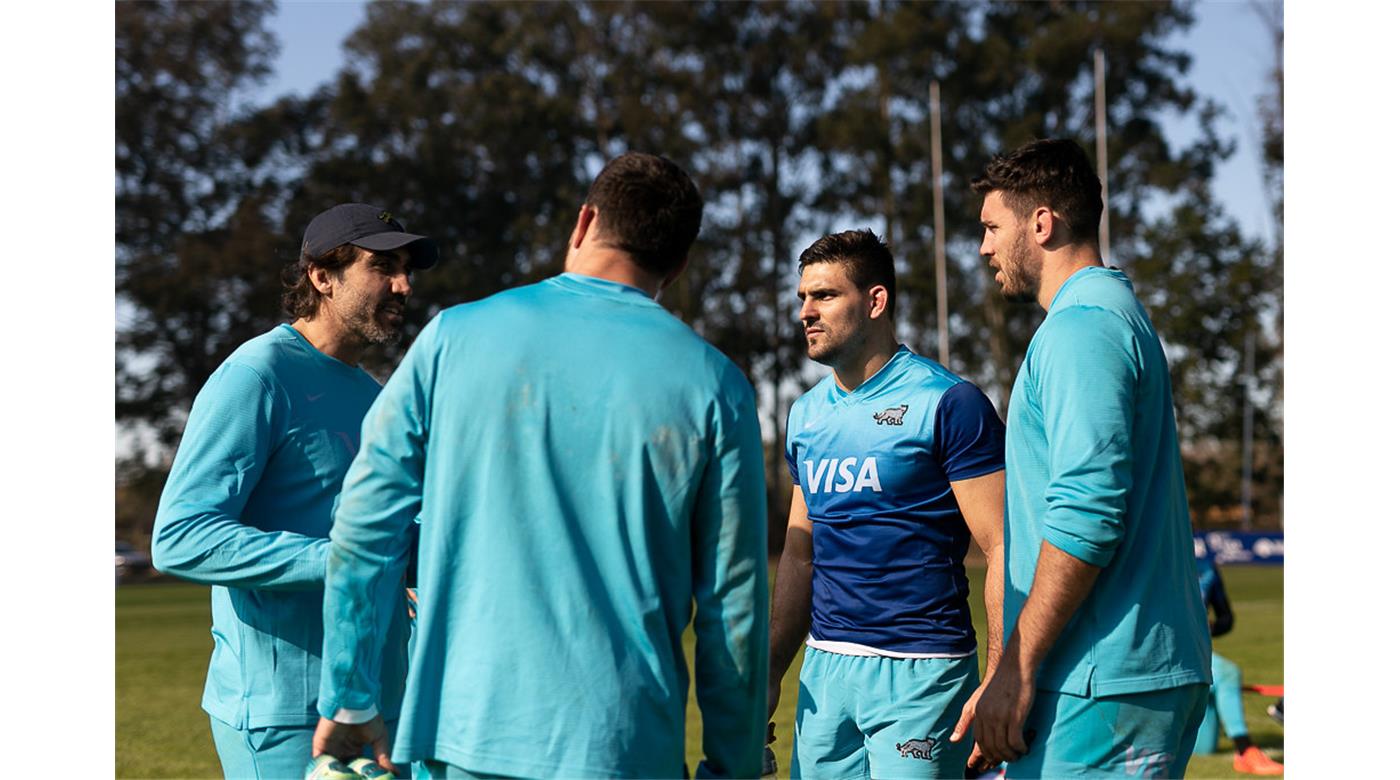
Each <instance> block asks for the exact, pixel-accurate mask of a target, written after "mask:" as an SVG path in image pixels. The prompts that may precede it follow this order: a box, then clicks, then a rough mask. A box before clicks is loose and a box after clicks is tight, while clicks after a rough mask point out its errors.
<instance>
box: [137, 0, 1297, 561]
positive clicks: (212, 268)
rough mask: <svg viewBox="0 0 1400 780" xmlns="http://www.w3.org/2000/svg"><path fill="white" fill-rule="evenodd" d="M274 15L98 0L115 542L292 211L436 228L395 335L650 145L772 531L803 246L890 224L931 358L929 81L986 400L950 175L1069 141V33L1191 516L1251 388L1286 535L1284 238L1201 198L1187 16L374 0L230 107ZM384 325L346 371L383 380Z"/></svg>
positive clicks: (253, 327)
mask: <svg viewBox="0 0 1400 780" xmlns="http://www.w3.org/2000/svg"><path fill="white" fill-rule="evenodd" d="M1271 8H1272V6H1268V5H1261V6H1260V11H1261V13H1260V16H1261V19H1262V20H1263V22H1264V23H1266V24H1276V25H1277V27H1276V35H1275V42H1276V47H1277V57H1278V59H1277V62H1278V65H1277V67H1276V68H1275V69H1274V72H1273V74H1272V76H1271V85H1272V86H1276V87H1277V92H1276V94H1270V95H1265V96H1263V97H1262V98H1261V99H1260V101H1259V105H1258V116H1257V117H1254V118H1253V122H1251V123H1249V124H1248V125H1247V126H1248V127H1250V128H1252V129H1254V130H1255V131H1256V132H1259V133H1261V134H1262V135H1263V136H1264V137H1263V138H1260V139H1258V140H1259V143H1260V144H1261V148H1262V149H1263V150H1264V156H1265V162H1266V166H1267V172H1266V180H1267V181H1266V185H1267V188H1268V189H1269V190H1270V192H1271V193H1272V195H1271V198H1272V199H1273V203H1272V204H1271V205H1272V207H1273V213H1274V214H1275V216H1276V220H1277V229H1276V230H1274V231H1273V235H1274V236H1282V217H1283V197H1282V170H1283V159H1282V150H1283V144H1282V94H1283V72H1282V18H1281V6H1280V8H1279V9H1278V10H1277V13H1275V14H1273V15H1272V16H1271V15H1270V13H1269V11H1270V9H1271ZM274 9H275V7H274V5H273V4H272V3H271V2H267V1H265V0H262V1H258V2H251V1H245V2H238V3H184V2H147V1H143V2H125V3H118V4H117V6H116V107H117V111H116V114H117V126H116V136H117V147H116V149H117V154H116V216H117V219H116V225H117V232H116V296H117V300H118V322H117V328H116V347H117V366H116V385H117V387H116V393H117V405H116V420H117V425H118V430H119V437H122V438H123V440H124V441H125V442H126V444H127V446H126V447H124V448H123V447H119V452H123V450H125V452H124V453H123V454H121V455H119V457H118V459H117V463H116V473H117V479H116V483H117V489H116V508H117V512H116V514H117V535H118V536H119V537H121V538H127V539H130V540H132V541H134V542H136V543H137V544H138V545H140V544H144V543H147V542H148V538H149V533H150V528H151V524H152V521H153V518H154V510H155V503H156V500H157V499H158V497H159V491H160V488H161V486H162V485H163V482H164V477H165V472H166V470H167V469H168V466H169V460H170V457H171V456H172V455H173V452H174V448H175V446H176V445H177V443H178V441H179V437H180V432H181V430H182V428H183V424H184V419H185V416H186V414H187V413H188V410H189V406H190V403H191V401H192V400H193V398H194V395H195V393H196V392H197V391H198V389H199V388H200V386H201V385H202V384H203V382H204V380H205V379H206V378H207V377H208V375H209V374H210V373H211V372H212V371H213V369H214V368H215V367H216V366H217V365H218V364H219V362H220V361H222V360H223V359H224V358H225V357H226V356H227V355H228V354H229V353H230V352H231V351H232V350H233V349H234V348H235V347H236V346H237V345H238V344H240V343H241V342H243V341H245V340H247V339H249V338H251V337H253V336H255V335H257V334H259V333H261V332H263V331H265V330H267V329H269V328H270V327H272V326H273V325H274V324H276V323H277V322H279V321H284V320H283V317H282V316H281V312H280V311H279V308H278V298H279V272H280V270H281V268H282V266H283V265H285V264H286V263H289V262H291V261H292V260H294V259H295V257H296V253H297V250H298V247H299V243H300V237H301V232H302V230H303V228H304V226H305V224H306V222H307V221H308V220H309V219H310V217H311V216H313V215H314V214H316V213H317V212H319V211H321V210H323V209H325V208H327V207H329V206H331V205H333V204H335V203H338V202H345V201H364V202H368V203H373V204H378V205H383V206H385V207H386V208H389V209H390V210H391V211H393V212H394V213H395V215H396V216H398V217H399V218H400V219H402V220H403V221H404V223H405V224H406V225H407V226H408V227H409V229H410V230H412V231H414V232H420V233H425V234H427V235H430V236H433V237H434V238H435V239H436V240H437V241H438V243H439V245H440V247H441V248H442V251H443V257H444V262H442V263H441V264H440V265H439V266H438V267H437V268H436V269H434V270H432V271H431V272H428V273H424V274H421V275H420V276H419V277H418V278H416V279H415V280H414V296H413V298H412V300H411V301H410V312H409V317H410V324H409V336H410V337H411V336H412V335H413V334H415V333H416V332H417V330H418V329H419V328H420V327H421V326H422V325H423V324H425V323H426V322H427V321H428V319H430V318H431V317H432V316H433V315H434V314H436V313H437V312H438V311H440V310H441V309H442V308H444V307H447V306H451V305H453V304H456V303H460V302H463V301H470V300H475V299H478V298H481V297H484V296H486V295H490V294H492V293H494V292H497V291H499V290H502V289H505V288H507V287H511V286H516V285H520V284H525V283H529V282H532V281H537V280H539V279H542V278H545V277H547V276H550V275H553V274H555V273H558V272H559V271H560V270H562V263H563V255H564V251H563V248H564V243H565V241H566V239H567V237H568V235H569V231H570V229H571V227H572V224H573V218H574V216H575V214H576V210H577V208H578V206H579V204H580V203H581V201H582V198H583V195H584V193H585V191H586V189H587V187H588V184H589V182H590V181H591V180H592V177H593V176H594V175H595V174H596V173H597V171H598V170H599V169H600V168H601V167H602V165H603V163H604V162H605V161H606V160H607V159H609V158H611V157H613V156H615V155H617V154H619V153H621V152H622V151H624V150H627V149H639V150H644V151H650V152H654V153H658V154H663V155H666V156H667V157H670V158H671V159H673V160H675V161H677V162H678V163H679V164H681V165H682V166H683V167H684V168H686V169H687V170H688V171H689V172H690V173H691V175H692V176H693V177H694V178H695V180H696V182H697V184H698V185H699V187H700V190H701V192H702V194H703V195H704V197H705V199H706V202H707V206H706V214H705V223H704V226H703V228H702V230H701V234H700V239H699V241H698V243H697V245H696V247H695V249H694V250H693V251H692V253H691V258H690V267H689V269H688V271H687V273H686V274H684V275H683V276H682V278H681V279H680V281H678V282H677V283H676V284H675V285H673V286H672V287H671V288H670V289H668V290H667V292H666V293H665V295H664V296H663V299H662V302H663V303H664V305H666V306H667V307H668V308H669V309H670V310H671V311H673V312H674V313H675V314H676V316H678V317H680V318H681V319H683V320H684V321H686V322H687V323H689V324H690V325H692V326H693V327H694V328H695V330H696V331H697V332H699V333H700V334H701V335H702V336H704V337H705V338H706V339H708V340H709V341H711V342H712V343H714V344H715V345H716V346H718V347H719V348H720V349H721V350H723V351H724V352H725V353H726V354H727V355H728V356H729V357H730V358H732V359H733V360H734V361H735V363H737V364H738V365H739V366H740V367H741V368H742V369H743V370H744V371H745V373H746V374H747V375H748V377H749V379H750V380H751V381H752V382H753V384H754V386H755V388H756V389H757V391H758V394H759V401H760V415H761V416H762V417H763V418H764V420H763V422H764V431H765V437H766V438H767V439H768V441H769V461H768V481H769V486H770V496H771V498H772V500H771V502H770V504H771V507H772V518H773V525H774V531H775V533H774V534H773V535H771V539H773V540H774V542H780V539H781V535H780V532H779V531H778V529H780V528H781V525H782V523H783V522H784V520H785V513H786V508H787V502H788V497H789V495H790V492H791V488H790V481H789V479H788V476H787V473H786V468H785V466H784V465H783V460H782V446H781V443H782V441H783V436H784V434H785V432H784V430H783V429H784V423H785V420H786V413H787V408H788V406H789V405H790V403H791V401H792V400H793V399H794V398H796V396H797V395H798V394H800V393H801V392H802V391H803V390H804V389H805V388H806V387H808V386H810V385H811V384H812V383H813V381H815V379H816V378H817V377H818V376H819V375H820V372H819V371H818V370H817V369H816V368H814V367H813V366H812V365H811V364H810V363H809V361H807V360H806V358H805V356H804V353H803V350H802V341H801V332H800V328H799V327H798V323H797V321H796V306H795V300H796V299H795V297H794V290H795V286H796V281H797V273H796V270H797V266H796V257H797V255H798V254H799V253H800V252H801V251H802V249H804V248H805V247H806V246H807V244H808V243H810V242H811V241H812V240H815V239H816V238H817V237H819V236H820V235H822V234H824V233H827V232H831V231H836V230H845V229H850V228H856V227H870V228H872V229H874V230H875V231H876V232H877V233H879V234H881V235H883V236H884V237H886V239H887V240H888V241H889V243H890V246H891V249H892V250H893V252H894V255H895V258H896V262H897V266H898V269H899V272H900V281H899V283H900V292H901V300H902V301H903V303H902V304H901V306H900V319H901V328H900V335H901V338H902V339H903V340H904V341H905V342H906V343H908V344H909V345H910V346H911V347H912V348H914V349H915V350H916V351H918V352H921V353H923V354H927V355H935V356H936V345H937V343H938V331H937V319H936V316H935V311H934V299H935V290H934V283H933V240H934V236H933V220H932V211H933V203H932V192H931V182H930V178H931V167H930V127H929V108H928V85H929V82H930V80H931V79H937V80H938V81H939V82H940V85H941V95H942V100H941V103H942V117H943V125H942V137H943V139H944V141H943V154H944V162H943V168H944V185H945V188H946V195H945V199H946V200H945V203H946V206H945V209H946V214H947V220H946V224H947V235H946V236H945V240H946V244H947V248H948V258H949V264H948V265H949V268H948V301H949V310H950V318H951V319H950V323H949V334H948V335H949V338H950V342H951V359H950V363H951V365H950V368H952V369H953V370H954V371H956V372H958V373H960V374H962V375H964V376H966V377H968V378H970V379H973V380H975V381H977V382H978V383H979V384H981V385H982V387H983V388H984V389H985V390H986V391H987V392H988V394H989V395H990V396H991V397H992V399H993V400H994V401H995V402H996V403H997V404H998V405H999V407H1000V408H1001V410H1002V412H1003V413H1004V412H1005V403H1006V400H1007V398H1008V397H1009V395H1010V387H1011V383H1012V381H1013V379H1014V377H1015V371H1016V368H1017V366H1018V365H1019V363H1020V360H1021V358H1022V356H1023V354H1024V351H1025V347H1026V344H1027V342H1028V341H1029V339H1030V335H1031V334H1032V333H1033V331H1034V329H1035V327H1036V325H1037V324H1038V323H1039V321H1040V318H1041V316H1042V314H1041V312H1040V310H1039V309H1038V308H1037V307H1035V306H1033V305H1031V306H1016V307H1012V306H1009V305H1007V304H1005V303H1004V302H1003V301H1002V300H1001V298H1000V296H999V294H998V293H997V291H996V289H995V285H994V284H993V283H992V281H991V276H990V274H989V273H988V272H987V270H986V267H985V265H984V264H983V262H982V261H981V259H980V258H979V257H978V255H977V245H978V241H979V239H980V230H981V229H980V226H979V224H978V210H979V208H980V198H979V197H977V196H975V195H974V194H973V193H971V191H970V190H969V189H968V182H969V181H970V180H971V179H972V177H973V176H975V175H976V174H977V173H978V172H979V171H980V170H981V168H982V166H983V165H984V164H985V163H986V162H987V160H988V159H989V158H990V157H991V155H992V154H993V153H995V152H998V151H1003V150H1008V149H1010V148H1012V147H1015V146H1016V145H1019V144H1021V143H1023V142H1025V141H1028V140H1031V139H1033V138H1042V137H1052V136H1057V137H1069V138H1074V139H1076V140H1078V141H1079V142H1080V143H1081V144H1082V145H1083V146H1084V148H1085V149H1086V150H1088V151H1089V152H1090V153H1091V157H1092V156H1093V149H1094V113H1093V105H1094V103H1093V51H1094V49H1096V48H1102V49H1103V51H1104V54H1105V58H1106V61H1107V63H1108V67H1107V84H1106V87H1107V101H1108V105H1107V109H1108V117H1107V124H1108V128H1109V131H1108V139H1107V143H1108V160H1109V163H1108V165H1109V192H1110V198H1109V203H1108V207H1109V210H1110V215H1111V231H1112V247H1111V251H1110V252H1109V258H1110V262H1111V263H1112V264H1113V265H1116V266H1119V267H1121V268H1123V269H1124V270H1125V271H1126V272H1127V273H1128V275H1129V276H1130V277H1131V278H1132V280H1133V282H1134V284H1135V285H1136V287H1137V289H1138V291H1139V293H1140V295H1141V297H1142V298H1143V300H1144V302H1145V304H1146V305H1147V306H1148V308H1149V310H1150V312H1151V315H1152V317H1153V320H1154V322H1155V324H1156V326H1157V328H1158V330H1159V332H1160V334H1161V337H1162V340H1163V342H1164V343H1165V345H1166V348H1167V351H1168V356H1169V358H1170V360H1171V363H1172V372H1173V379H1174V385H1173V389H1174V392H1175V398H1176V404H1177V416H1178V424H1179V428H1180V433H1181V441H1182V450H1183V455H1184V457H1185V461H1186V474H1187V481H1188V484H1187V488H1188V493H1189V496H1190V501H1191V507H1192V511H1193V515H1194V518H1195V520H1196V522H1197V524H1198V525H1200V526H1207V527H1218V526H1231V525H1235V524H1237V523H1238V522H1239V520H1240V516H1241V513H1242V510H1241V505H1240V493H1241V490H1240V487H1241V485H1240V481H1241V476H1240V475H1241V461H1242V457H1241V456H1242V452H1243V445H1242V442H1243V436H1242V430H1243V425H1244V422H1243V416H1244V409H1245V405H1246V404H1247V403H1248V404H1250V405H1251V406H1252V408H1253V410H1254V413H1253V424H1254V445H1253V446H1254V451H1253V453H1252V454H1253V458H1252V461H1253V479H1252V483H1253V490H1252V494H1253V502H1252V507H1251V508H1252V512H1253V515H1254V518H1253V519H1254V525H1255V527H1256V528H1259V527H1264V528H1268V527H1279V526H1281V523H1282V508H1281V507H1282V496H1283V447H1282V430H1283V414H1282V405H1283V394H1282V389H1283V362H1282V356H1283V343H1282V335H1283V327H1282V325H1283V319H1282V317H1283V300H1282V296H1283V285H1282V267H1283V266H1282V247H1281V244H1278V245H1269V244H1266V243H1264V242H1262V241H1261V240H1259V239H1254V238H1250V237H1248V236H1246V235H1245V234H1244V233H1243V232H1242V231H1241V229H1240V226H1239V225H1238V224H1237V223H1236V222H1235V221H1234V220H1233V219H1231V218H1229V217H1228V216H1227V215H1226V213H1225V212H1224V211H1223V210H1222V208H1221V206H1220V204H1219V203H1216V202H1214V201H1213V200H1212V193H1211V188H1210V186H1209V185H1210V182H1211V178H1212V176H1213V174H1214V171H1215V168H1216V166H1217V165H1218V164H1219V163H1220V162H1221V161H1223V160H1225V159H1226V158H1227V157H1229V156H1230V155H1231V154H1233V153H1234V151H1235V149H1234V143H1233V142H1232V141H1228V140H1226V135H1225V134H1224V133H1223V132H1222V124H1223V122H1224V119H1222V115H1223V112H1222V109H1221V107H1220V106H1219V105H1216V104H1215V103H1213V102H1211V101H1208V100H1204V99H1202V98H1200V97H1199V96H1198V95H1197V94H1195V93H1194V92H1193V91H1192V89H1191V88H1190V87H1189V85H1188V83H1187V80H1186V78H1185V74H1186V71H1187V69H1188V67H1189V64H1190V60H1189V57H1188V56H1187V55H1186V54H1185V53H1183V52H1182V51H1176V50H1173V49H1171V48H1170V47H1169V45H1168V41H1169V40H1170V39H1171V38H1172V36H1173V35H1174V34H1177V33H1179V32H1180V31H1182V30H1183V29H1186V28H1189V26H1190V25H1191V24H1192V18H1193V17H1192V8H1191V6H1190V5H1188V4H1184V3H1178V2H1046V3H1001V2H992V3H979V4H975V5H974V4H968V3H954V2H946V3H922V2H891V1H887V0H871V1H870V2H849V3H808V2H686V3H640V2H578V3H562V2H561V3H538V4H535V3H457V2H430V3H414V2H376V3H371V4H369V5H368V6H367V7H366V11H365V19H364V22H363V24H362V25H361V26H360V27H359V28H358V29H357V30H355V31H354V32H353V33H352V34H351V35H350V36H349V37H348V39H347V40H346V41H345V44H344V46H345V52H346V59H345V62H344V64H343V65H342V67H341V69H340V70H339V72H338V73H337V74H336V75H335V77H334V78H333V79H332V80H331V81H329V82H328V83H326V84H325V85H323V86H322V87H321V88H320V89H318V90H316V91H314V92H312V93H310V94H308V95H306V96H287V97H282V98H280V99H277V100H275V101H272V102H269V103H266V104H257V105H248V104H246V103H243V102H240V101H239V100H238V99H237V97H238V96H239V95H242V94H246V92H247V89H248V87H249V86H250V85H256V84H259V83H262V82H263V81H265V80H266V79H267V77H268V75H269V73H270V70H271V67H272V63H273V61H274V58H275V56H276V54H277V51H278V46H279V43H278V41H277V40H276V38H275V36H274V35H273V34H272V33H271V32H270V29H269V25H268V20H269V17H270V14H271V13H272V12H273V11H274ZM1271 29H1273V28H1271ZM1167 117H1175V118H1180V117H1188V118H1190V119H1191V120H1192V121H1194V122H1195V123H1196V124H1197V126H1198V127H1199V132H1198V133H1197V134H1196V135H1195V138H1194V140H1193V141H1192V142H1191V143H1189V144H1186V145H1180V144H1177V145H1176V146H1175V147H1174V145H1173V144H1169V143H1168V141H1167V138H1166V137H1165V134H1164V130H1163V124H1162V121H1163V119H1164V118H1167ZM1277 241H1278V240H1277V239H1276V243H1277ZM1247 341H1252V342H1253V345H1254V350H1255V354H1254V372H1253V374H1252V375H1250V376H1246V372H1245V363H1246V359H1245V349H1246V343H1247ZM409 342H411V338H409V339H405V341H404V343H403V344H402V345H401V346H400V347H399V348H397V349H395V350H394V351H392V352H387V353H382V354H376V355H374V356H373V357H372V358H371V362H370V363H368V364H367V368H370V369H371V370H373V371H375V372H376V373H378V374H379V375H380V376H381V377H383V376H386V375H387V373H388V371H390V370H391V369H392V366H393V365H394V364H395V363H396V362H397V359H398V358H399V356H400V355H401V354H402V349H403V348H404V347H406V345H407V344H408V343H409ZM582 379H583V380H584V381H586V378H582ZM775 441H776V442H777V443H778V445H777V446H773V444H772V443H773V442H775Z"/></svg>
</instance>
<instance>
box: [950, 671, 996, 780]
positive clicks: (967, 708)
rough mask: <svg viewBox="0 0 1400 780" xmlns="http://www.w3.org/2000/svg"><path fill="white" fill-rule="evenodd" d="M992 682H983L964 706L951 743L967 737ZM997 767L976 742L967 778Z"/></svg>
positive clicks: (969, 760) (969, 757)
mask: <svg viewBox="0 0 1400 780" xmlns="http://www.w3.org/2000/svg"><path fill="white" fill-rule="evenodd" d="M990 681H991V678H990V677H988V678H987V679H986V680H983V681H982V684H981V685H979V686H977V690H975V691H973V692H972V695H971V696H969V697H968V699H967V703H966V704H964V705H963V708H962V716H961V717H959V718H958V725H956V726H954V727H953V734H952V736H950V737H948V739H949V741H951V742H961V741H962V738H963V737H964V736H966V735H967V729H968V727H970V726H971V725H972V721H973V720H974V719H975V717H976V713H977V702H979V701H981V699H982V692H983V691H984V690H986V689H987V683H988V682H990ZM996 765H997V762H995V761H991V760H989V759H988V758H987V757H986V756H985V755H983V753H982V746H981V745H979V744H977V743H976V742H974V743H973V745H972V755H970V756H968V759H967V776H968V777H979V776H981V775H983V774H985V773H986V772H988V771H989V770H991V768H992V767H994V766H996Z"/></svg>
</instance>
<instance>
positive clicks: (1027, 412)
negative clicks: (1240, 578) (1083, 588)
mask: <svg viewBox="0 0 1400 780" xmlns="http://www.w3.org/2000/svg"><path fill="white" fill-rule="evenodd" d="M1006 493H1007V497H1006V540H1005V544H1006V555H1007V566H1006V601H1005V606H1004V615H1005V626H1006V635H1007V636H1010V634H1011V631H1012V629H1013V628H1014V627H1015V625H1016V620H1017V618H1018V617H1019V616H1020V614H1021V609H1022V607H1023V606H1024V605H1025V601H1026V596H1027V594H1028V593H1029V592H1030V588H1031V583H1032V581H1033V579H1034V577H1035V569H1036V561H1037V559H1038V558H1039V554H1040V545H1041V541H1042V540H1045V541H1048V542H1049V543H1050V544H1052V545H1054V546H1055V547H1057V548H1059V549H1060V550H1063V551H1064V552H1066V553H1068V554H1070V555H1072V556H1074V557H1075V558H1078V559H1079V560H1081V561H1084V562H1085V563H1089V564H1092V565H1094V566H1098V567H1101V568H1102V571H1100V573H1099V575H1098V578H1097V579H1096V580H1095V581H1094V585H1093V589H1092V590H1091V591H1090V592H1089V595H1088V597H1087V598H1086V599H1085V600H1084V602H1083V604H1081V605H1080V607H1079V609H1078V610H1077V611H1076V612H1075V614H1074V616H1073V617H1072V618H1071V619H1070V622H1069V623H1068V624H1067V625H1066V626H1065V629H1064V631H1063V632H1062V633H1061V634H1060V636H1059V638H1058V639H1057V640H1056V642H1055V644H1054V646H1053V648H1052V649H1051V650H1050V652H1049V654H1048V655H1047V656H1046V658H1045V661H1044V662H1043V664H1042V666H1041V668H1040V672H1039V677H1038V678H1037V686H1038V687H1040V688H1042V689H1046V690H1056V691H1061V692H1064V693H1072V694H1075V695H1078V696H1111V695H1117V694H1125V693H1137V692H1143V691H1153V690H1159V689H1163V688H1172V687H1176V686H1179V685H1187V684H1191V683H1208V682H1210V637H1209V634H1208V632H1207V630H1206V616H1205V610H1204V609H1203V608H1202V606H1201V596H1200V593H1199V592H1198V590H1197V585H1196V566H1195V560H1194V558H1195V556H1194V549H1193V546H1192V541H1191V520H1190V515H1189V512H1188V509H1187V504H1186V486H1185V482H1184V480H1183V477H1182V470H1181V452H1180V449H1179V447H1178V445H1177V438H1176V417H1175V414H1174V412H1173V409H1172V394H1171V379H1170V375H1169V374H1168V371H1167V360H1166V355H1165V354H1164V353H1163V351H1162V345H1161V342H1160V341H1159V340H1158V338H1157V332H1156V331H1155V330H1154V329H1153V328H1152V323H1151V322H1150V321H1149V320H1148V317H1147V313H1146V312H1145V311H1143V308H1142V306H1141V304H1139V303H1138V301H1137V298H1136V297H1134V294H1133V288H1132V284H1131V283H1130V282H1129V281H1128V279H1127V277H1126V276H1124V275H1123V273H1122V272H1120V271H1117V270H1113V269H1107V268H1101V267H1093V268H1086V269H1083V270H1080V271H1078V272H1077V273H1075V274H1074V275H1073V276H1071V277H1070V278H1069V279H1068V280H1067V281H1066V282H1065V283H1064V285H1063V286H1062V287H1061V288H1060V290H1059V292H1058V293H1057V294H1056V295H1055V299H1054V300H1053V301H1052V302H1051V304H1050V308H1049V311H1048V313H1047V315H1046V317H1045V321H1044V323H1042V324H1041V326H1040V328H1039V330H1037V331H1036V334H1035V337H1034V338H1032V339H1031V343H1030V347H1029V348H1028V349H1027V351H1026V358H1025V361H1024V362H1022V364H1021V368H1020V371H1019V372H1018V374H1017V375H1016V384H1015V386H1014V388H1013V389H1012V392H1011V404H1010V409H1009V412H1008V415H1007V426H1006Z"/></svg>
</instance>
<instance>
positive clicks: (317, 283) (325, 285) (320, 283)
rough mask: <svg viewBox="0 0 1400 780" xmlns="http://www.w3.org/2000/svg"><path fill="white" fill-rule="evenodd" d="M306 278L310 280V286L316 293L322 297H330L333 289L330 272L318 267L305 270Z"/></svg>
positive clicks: (314, 266)
mask: <svg viewBox="0 0 1400 780" xmlns="http://www.w3.org/2000/svg"><path fill="white" fill-rule="evenodd" d="M306 276H307V277H308V278H309V279H311V286H312V287H315V288H316V292H319V293H320V294H322V295H330V294H331V290H333V289H334V287H332V285H331V272H330V271H328V270H326V269H324V268H322V267H320V266H319V265H313V266H311V267H310V268H308V269H306Z"/></svg>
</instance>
